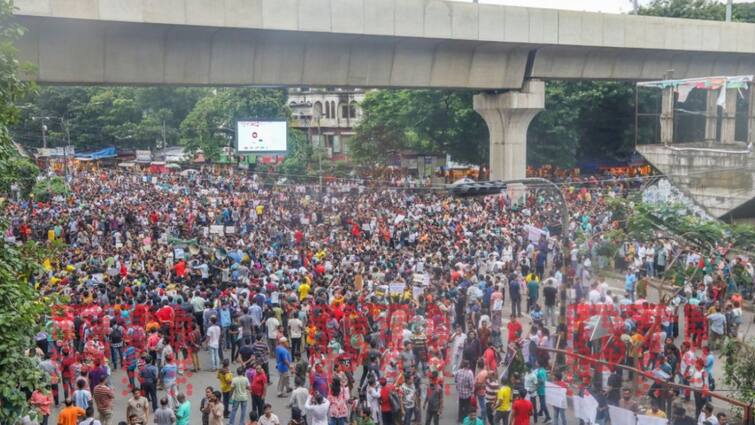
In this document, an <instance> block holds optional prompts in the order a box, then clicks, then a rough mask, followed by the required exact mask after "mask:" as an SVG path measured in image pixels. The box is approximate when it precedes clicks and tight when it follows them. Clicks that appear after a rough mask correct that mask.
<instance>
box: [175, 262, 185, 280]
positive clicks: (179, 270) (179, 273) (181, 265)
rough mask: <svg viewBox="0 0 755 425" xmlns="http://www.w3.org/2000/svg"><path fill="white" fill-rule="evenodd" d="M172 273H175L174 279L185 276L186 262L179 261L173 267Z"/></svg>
mask: <svg viewBox="0 0 755 425" xmlns="http://www.w3.org/2000/svg"><path fill="white" fill-rule="evenodd" d="M173 269H174V271H175V272H176V277H179V278H183V277H184V276H186V261H185V260H181V261H179V262H178V263H176V265H175V266H174V267H173Z"/></svg>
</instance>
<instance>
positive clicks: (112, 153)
mask: <svg viewBox="0 0 755 425" xmlns="http://www.w3.org/2000/svg"><path fill="white" fill-rule="evenodd" d="M116 156H118V152H117V151H116V150H115V147H109V148H105V149H102V150H98V151H96V152H82V153H80V154H78V155H76V159H79V160H85V161H96V160H98V159H105V158H115V157H116Z"/></svg>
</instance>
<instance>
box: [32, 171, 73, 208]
mask: <svg viewBox="0 0 755 425" xmlns="http://www.w3.org/2000/svg"><path fill="white" fill-rule="evenodd" d="M31 193H32V194H33V195H34V199H36V200H38V201H41V202H47V201H49V200H50V199H52V198H54V197H56V196H58V195H66V194H68V184H66V181H65V180H64V179H63V178H62V177H59V176H54V177H48V178H44V179H41V180H37V183H35V184H34V187H33V188H32V191H31Z"/></svg>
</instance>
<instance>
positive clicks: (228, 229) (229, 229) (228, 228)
mask: <svg viewBox="0 0 755 425" xmlns="http://www.w3.org/2000/svg"><path fill="white" fill-rule="evenodd" d="M234 233H236V227H235V226H226V227H225V234H226V235H232V234H234Z"/></svg>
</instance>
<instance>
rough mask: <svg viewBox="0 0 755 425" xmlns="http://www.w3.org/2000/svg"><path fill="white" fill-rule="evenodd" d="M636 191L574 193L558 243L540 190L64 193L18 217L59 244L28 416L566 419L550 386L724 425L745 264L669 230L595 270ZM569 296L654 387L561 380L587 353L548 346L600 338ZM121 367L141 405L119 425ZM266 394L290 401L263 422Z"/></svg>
mask: <svg viewBox="0 0 755 425" xmlns="http://www.w3.org/2000/svg"><path fill="white" fill-rule="evenodd" d="M637 187H638V183H637V182H634V181H627V180H622V179H610V180H600V181H599V180H595V179H583V180H575V181H572V182H570V183H569V184H568V185H564V186H563V188H564V194H565V197H566V199H567V203H568V207H569V214H570V216H569V217H568V219H569V220H568V222H569V227H568V228H567V229H561V225H560V223H561V217H560V209H559V207H558V205H557V203H556V202H555V201H553V200H551V199H549V198H547V197H544V196H543V195H542V194H540V193H539V192H529V193H528V195H526V196H525V197H524V200H523V202H521V203H513V202H511V200H510V199H509V197H508V195H507V194H506V193H503V194H500V195H495V196H488V197H482V198H472V199H455V198H453V197H450V196H449V195H448V193H443V192H438V191H431V190H420V189H417V190H406V189H400V188H392V187H386V186H380V185H376V184H374V183H370V182H358V181H355V180H348V181H337V182H331V183H329V184H328V185H326V186H325V187H324V190H321V189H322V188H320V187H318V186H310V185H304V184H271V183H269V182H266V181H265V180H264V179H263V178H261V177H259V176H257V175H250V174H235V175H217V174H213V173H209V172H205V171H201V172H197V173H191V174H187V175H181V174H170V175H161V176H159V177H152V176H143V175H137V174H132V173H128V172H124V171H114V170H102V171H96V172H89V173H86V172H82V173H80V174H78V175H77V176H76V177H75V178H74V179H73V180H72V182H71V194H70V196H68V197H66V198H61V199H53V200H51V201H49V202H46V203H42V202H30V201H28V200H23V201H20V202H17V203H13V204H10V205H8V206H7V207H6V211H5V214H6V215H7V216H8V217H9V220H10V223H11V225H10V227H9V228H8V233H7V234H6V235H5V237H6V240H8V241H24V240H37V241H48V242H51V246H62V249H61V250H60V252H59V253H57V254H56V255H55V256H54V258H50V259H48V260H46V261H45V264H44V269H45V273H44V274H41V275H39V276H36V277H35V281H34V282H33V283H34V285H35V287H36V288H37V290H38V291H39V292H40V294H41V295H42V296H47V295H53V294H56V295H63V296H65V297H66V299H67V300H68V301H67V302H66V303H65V304H62V305H58V306H56V307H55V308H54V309H53V311H52V313H51V314H50V315H49V317H46V318H45V320H44V323H41V324H40V325H41V327H42V329H43V330H41V331H40V332H39V333H38V334H37V336H36V341H35V343H36V349H35V350H32V352H31V353H30V354H31V355H33V356H34V357H35V358H36V359H37V361H38V362H39V368H40V369H41V370H42V371H43V372H44V374H45V376H46V379H45V385H44V386H42V387H40V388H39V389H37V390H36V391H34V392H33V393H32V394H30V395H29V400H30V404H31V405H32V406H33V408H34V410H35V412H34V413H35V414H31V415H29V416H27V417H25V418H24V420H23V421H22V423H24V424H35V423H40V424H42V425H47V423H48V419H49V417H50V415H51V414H52V410H53V409H59V410H58V414H57V418H58V424H59V425H75V424H84V425H111V424H118V425H120V424H127V425H140V424H142V425H147V424H153V423H154V424H159V425H163V424H165V425H170V424H179V425H187V424H189V423H199V420H200V418H201V421H202V422H201V423H202V424H203V425H206V424H209V425H220V424H231V425H235V424H239V425H244V424H247V425H256V424H259V425H280V421H281V420H282V419H283V418H284V417H285V418H289V422H288V423H289V425H305V424H306V425H325V424H326V423H327V424H329V425H345V424H346V423H347V422H348V423H349V424H356V425H398V424H402V425H411V424H421V423H424V424H425V425H430V424H435V425H438V424H439V421H440V416H441V414H442V413H443V412H444V411H445V410H446V409H447V406H446V403H447V399H448V398H449V394H450V391H449V388H450V386H451V385H453V387H455V394H456V396H457V401H458V417H457V422H458V423H459V424H463V425H498V424H503V425H508V424H514V425H523V424H530V423H531V421H534V422H535V423H536V422H537V421H538V420H543V421H545V422H550V421H553V422H555V423H556V424H558V425H565V424H566V423H567V421H566V408H565V407H558V406H554V405H552V404H549V400H547V399H546V384H549V383H552V384H555V385H557V386H559V387H562V388H567V391H568V394H569V395H570V396H572V395H578V396H580V397H582V396H586V395H589V396H591V397H593V398H594V400H596V402H597V409H596V410H597V414H596V416H595V418H594V419H595V420H594V421H590V422H594V423H598V424H601V425H602V424H606V423H608V422H609V421H610V419H609V414H608V410H609V406H621V407H622V408H626V409H628V410H631V411H632V412H634V413H637V414H647V415H650V416H655V417H659V418H668V419H670V420H671V422H670V423H673V424H688V423H689V424H693V423H698V424H701V425H702V424H705V423H709V424H724V423H726V415H725V413H723V412H719V413H718V414H717V415H714V414H713V407H712V406H711V405H710V404H709V401H710V397H709V395H708V392H709V391H711V390H713V389H714V388H715V377H714V373H713V366H714V363H715V362H716V361H717V358H716V356H715V355H714V352H715V350H717V349H719V348H720V346H721V344H722V342H723V341H724V340H725V338H726V337H727V336H734V337H736V335H737V334H738V327H739V325H740V324H741V322H742V304H743V303H745V302H747V301H748V299H749V297H750V296H751V294H752V292H751V287H752V276H753V271H752V265H751V263H750V261H749V259H748V258H745V257H743V256H734V255H726V254H727V253H726V252H721V251H719V252H718V253H717V254H716V255H715V256H713V255H712V254H711V255H704V254H702V253H700V252H696V251H695V250H694V249H691V248H689V247H687V246H682V245H680V244H679V243H678V242H676V241H673V240H663V239H659V240H657V241H654V242H650V243H642V242H631V243H630V242H627V243H625V244H623V245H622V246H621V248H620V249H619V251H618V253H617V254H616V256H615V258H610V259H609V258H605V257H602V256H601V255H600V254H601V252H600V250H599V249H598V248H597V247H598V246H599V244H600V241H601V240H602V239H603V238H604V237H605V236H604V234H605V233H606V232H608V231H609V230H611V229H612V228H614V227H615V226H617V225H620V224H617V223H616V222H615V221H614V220H613V218H612V213H611V210H610V208H608V207H607V200H608V199H609V198H614V197H625V196H627V195H628V194H629V193H631V192H632V191H634V190H637ZM564 234H566V235H567V236H568V237H569V240H571V241H573V242H571V244H570V245H569V249H568V250H567V251H564V246H563V243H562V239H561V238H562V237H563V235H564ZM55 241H58V242H59V243H58V244H54V243H52V242H55ZM607 263H611V264H613V267H615V268H616V269H618V270H620V271H621V272H622V273H624V276H625V279H624V289H623V291H619V290H616V289H612V288H611V287H610V286H609V285H608V283H607V281H606V279H605V278H604V277H601V275H600V274H598V273H597V269H598V268H599V266H600V267H606V264H607ZM672 263H673V264H672ZM672 265H674V266H676V267H679V265H682V268H683V269H686V270H695V272H694V273H687V274H685V276H690V277H687V278H685V279H684V280H683V281H682V282H681V285H680V286H679V288H680V290H679V291H677V292H676V293H675V294H674V295H673V297H669V300H668V302H667V303H665V304H662V305H661V310H660V313H659V314H658V315H657V316H650V317H645V318H643V317H641V316H642V314H638V313H641V312H642V311H643V310H642V308H643V307H647V306H648V305H649V304H651V303H649V302H648V291H649V286H650V282H651V281H650V279H651V278H653V277H655V276H659V275H662V274H663V273H664V272H665V271H666V269H667V268H669V267H671V266H672ZM564 270H566V271H565V272H564ZM742 276H747V278H748V279H749V281H748V280H747V279H745V280H742ZM562 289H563V294H565V300H564V301H565V302H566V303H568V304H570V305H583V306H586V307H585V308H586V309H587V310H585V311H586V312H587V313H588V314H593V313H594V312H596V311H605V310H606V309H610V310H611V311H614V312H616V314H618V315H619V317H620V318H621V320H622V325H621V326H620V328H619V329H613V330H610V331H608V332H609V335H608V336H609V337H612V336H615V339H614V340H613V342H614V344H613V345H617V346H622V347H623V348H622V350H621V352H620V355H619V358H617V359H616V362H617V363H620V364H623V365H627V366H634V367H637V368H640V369H642V370H643V371H645V372H646V373H647V374H648V375H650V377H651V382H652V386H651V387H650V390H649V391H647V392H646V393H644V394H641V395H640V396H638V393H637V391H636V389H631V388H629V386H630V382H631V379H632V377H631V374H629V375H628V376H624V374H623V373H622V369H620V368H615V369H614V370H613V371H610V370H609V371H606V372H605V373H604V377H605V379H602V380H601V379H597V380H596V379H592V378H591V377H590V376H589V375H591V372H585V374H584V375H586V376H583V374H581V373H577V372H576V371H575V368H574V367H572V368H569V367H563V365H564V364H567V365H569V364H572V365H575V364H576V363H570V362H572V359H570V358H562V359H557V356H554V354H553V352H552V351H550V349H553V348H559V349H568V350H577V347H582V346H587V347H588V349H591V350H593V351H596V349H599V348H600V347H599V346H598V343H597V342H596V341H592V340H590V338H589V336H588V337H585V335H586V334H589V331H585V330H584V327H583V326H584V324H581V327H580V323H570V322H567V320H566V317H564V316H563V315H560V314H559V312H558V310H559V306H560V304H561V303H562V302H564V301H561V294H562V292H561V290H562ZM506 304H508V306H506V307H507V308H506V309H505V308H504V306H505V305H506ZM504 310H507V311H510V314H508V313H507V314H504ZM680 310H681V312H683V313H684V316H683V317H684V320H683V321H682V320H681V319H680V317H681V314H680ZM645 311H648V310H645ZM680 321H681V322H682V323H680ZM575 329H578V330H575ZM611 332H613V333H614V334H613V335H611ZM680 337H682V339H683V342H682V343H681V344H680V345H677V343H676V341H678V340H679V339H680ZM616 342H620V344H616ZM204 350H206V351H207V354H208V356H207V358H208V359H209V361H208V362H204V363H202V362H200V356H199V354H200V353H202V352H203V351H204ZM598 351H599V350H598ZM203 357H204V355H203ZM567 357H568V356H567ZM554 363H558V364H559V367H558V368H555V367H554ZM272 368H275V372H274V373H273V372H272V370H271V369H272ZM118 369H124V370H125V371H126V374H127V376H128V391H129V393H130V394H131V395H130V396H128V400H127V409H126V417H117V418H115V417H113V402H114V400H115V399H116V398H118V397H122V396H121V395H120V394H121V393H120V390H122V389H123V388H121V386H120V385H119V384H118V383H116V382H113V380H112V379H111V375H112V373H113V371H115V370H118ZM200 370H203V371H207V370H209V371H212V372H213V373H215V374H216V376H217V381H218V384H217V386H212V387H208V388H206V389H204V397H203V399H202V402H201V404H200V405H199V406H192V405H191V403H190V402H189V400H188V398H187V382H190V381H191V376H190V375H191V374H192V373H195V372H198V371H200ZM274 376H277V377H278V379H277V382H275V383H273V377H274ZM625 378H627V379H629V380H627V379H625ZM669 382H676V383H684V384H688V385H690V386H691V387H693V388H695V389H699V390H696V391H688V392H686V393H685V392H679V391H677V390H675V389H674V388H672V387H670V386H669V385H667V384H668V383H669ZM273 387H274V389H273ZM272 397H280V398H284V399H286V400H287V401H288V405H289V407H290V411H289V412H285V413H284V412H273V411H272V406H271V403H270V401H271V398H272ZM691 398H694V406H688V405H687V404H686V401H689V400H691ZM691 415H694V419H693V416H691ZM583 422H584V421H582V420H581V419H580V423H583Z"/></svg>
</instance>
